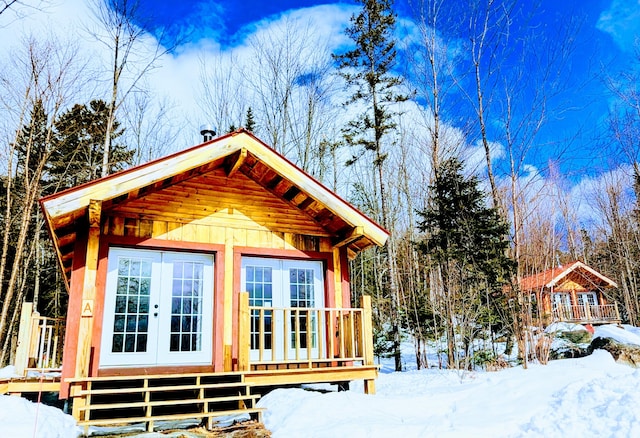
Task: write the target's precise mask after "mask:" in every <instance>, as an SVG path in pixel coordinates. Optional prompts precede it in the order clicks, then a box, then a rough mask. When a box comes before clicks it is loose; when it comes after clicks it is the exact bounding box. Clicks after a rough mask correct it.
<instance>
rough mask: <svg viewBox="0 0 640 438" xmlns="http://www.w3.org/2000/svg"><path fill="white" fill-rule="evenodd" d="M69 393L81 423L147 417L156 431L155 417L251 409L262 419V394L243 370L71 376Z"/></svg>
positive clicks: (202, 416)
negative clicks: (248, 381) (260, 403)
mask: <svg viewBox="0 0 640 438" xmlns="http://www.w3.org/2000/svg"><path fill="white" fill-rule="evenodd" d="M71 397H72V398H73V414H74V417H75V418H77V419H78V425H80V426H83V427H84V428H85V433H86V432H87V431H88V428H89V426H97V425H103V426H104V425H118V424H130V423H139V422H144V423H146V424H147V430H148V431H153V429H154V422H156V421H164V420H184V419H205V418H206V419H207V425H208V426H209V427H210V426H211V424H212V421H213V419H214V418H216V417H220V416H227V415H237V414H243V413H244V414H249V415H250V416H251V417H252V418H257V419H258V420H261V413H262V411H263V409H260V408H256V407H255V404H256V402H257V400H258V399H259V398H260V395H258V394H252V393H251V385H250V384H248V383H246V382H245V381H244V375H242V374H224V375H207V374H201V375H175V374H174V375H154V376H135V377H122V378H121V379H118V378H114V377H106V378H104V379H101V378H99V377H98V378H95V377H94V378H89V379H86V380H82V379H73V381H72V390H71Z"/></svg>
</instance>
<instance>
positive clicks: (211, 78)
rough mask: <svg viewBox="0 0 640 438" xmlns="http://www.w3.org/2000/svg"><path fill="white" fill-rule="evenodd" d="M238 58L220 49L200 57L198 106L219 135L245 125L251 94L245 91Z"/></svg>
mask: <svg viewBox="0 0 640 438" xmlns="http://www.w3.org/2000/svg"><path fill="white" fill-rule="evenodd" d="M238 63H239V60H238V58H237V57H236V56H235V55H234V53H233V52H223V51H221V50H219V51H218V52H216V53H215V54H213V55H212V56H206V55H202V56H201V57H200V81H199V84H198V85H199V87H198V99H197V105H198V107H199V108H200V111H202V114H204V116H205V118H206V120H202V121H201V123H203V124H212V125H213V126H214V128H215V129H216V130H218V131H219V132H221V133H222V132H225V131H226V130H232V128H237V127H240V126H242V125H243V118H244V116H245V113H246V111H247V99H248V95H247V93H246V92H245V91H244V90H245V87H243V84H242V75H241V73H240V70H242V69H238Z"/></svg>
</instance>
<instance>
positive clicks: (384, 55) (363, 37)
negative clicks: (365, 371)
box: [334, 0, 407, 371]
mask: <svg viewBox="0 0 640 438" xmlns="http://www.w3.org/2000/svg"><path fill="white" fill-rule="evenodd" d="M358 3H360V4H361V5H362V10H361V11H360V13H359V14H358V15H353V16H352V17H351V25H350V26H349V27H348V28H347V29H346V34H347V35H348V36H349V37H350V38H351V39H352V40H353V42H354V43H355V48H353V49H352V50H349V51H347V52H345V53H343V54H338V55H334V59H336V60H337V61H338V63H339V67H340V75H341V76H342V77H343V78H344V80H345V81H346V83H347V85H348V86H349V87H350V88H352V89H355V91H354V92H353V94H352V95H351V97H350V98H349V100H348V101H347V102H346V104H348V105H352V104H364V107H365V109H364V111H363V112H362V113H360V114H359V115H358V116H357V117H356V118H355V119H354V120H352V121H351V122H349V124H348V125H347V127H346V128H345V129H344V130H343V135H344V139H345V141H346V143H347V144H348V145H350V146H352V147H353V148H354V154H353V157H352V158H351V159H350V160H349V161H348V163H347V164H354V163H355V162H356V161H358V160H359V159H360V158H362V157H363V156H364V155H366V154H367V153H371V154H372V155H373V160H372V165H373V169H374V171H375V172H376V179H377V190H378V192H379V193H378V195H379V203H380V204H379V205H380V211H379V214H380V220H381V222H382V226H383V227H385V228H386V229H389V228H390V221H389V208H388V200H387V191H386V185H385V174H384V162H385V160H386V158H387V153H386V152H385V150H384V145H385V143H387V141H386V139H387V137H386V136H387V134H390V133H391V132H392V131H393V130H394V129H395V127H396V124H395V122H394V121H393V117H394V116H395V115H396V113H395V112H394V111H393V109H392V106H393V104H395V103H397V102H400V101H403V100H406V99H407V97H406V96H403V95H401V94H399V93H398V92H397V88H398V86H399V85H400V83H401V80H400V78H399V77H397V76H394V75H393V74H392V73H391V70H392V68H393V66H394V63H395V59H396V49H395V41H394V36H393V32H394V28H395V23H396V15H395V14H394V12H393V7H392V4H393V2H392V0H358ZM393 247H394V241H393V235H392V236H391V238H390V239H389V243H388V244H387V248H386V253H384V254H382V255H383V257H384V259H385V261H386V263H385V264H386V266H387V278H386V279H384V281H383V282H382V283H383V284H384V287H385V288H387V289H388V295H389V298H390V301H391V315H390V321H391V326H392V327H391V330H392V332H393V354H394V358H395V366H396V370H398V371H399V370H401V369H402V363H401V360H400V327H399V324H400V322H399V310H400V309H399V307H400V305H399V297H398V291H397V287H396V279H395V265H394V262H393V258H394V251H393Z"/></svg>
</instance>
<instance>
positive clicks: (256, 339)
mask: <svg viewBox="0 0 640 438" xmlns="http://www.w3.org/2000/svg"><path fill="white" fill-rule="evenodd" d="M241 288H242V290H243V291H247V292H248V293H249V305H250V306H256V307H262V308H263V309H254V310H252V312H251V329H250V333H251V353H250V357H251V359H252V360H258V359H260V352H261V351H262V360H283V359H284V358H285V354H286V357H287V358H294V357H296V354H297V355H298V357H299V358H301V359H305V358H307V357H308V354H311V355H316V354H317V351H318V336H323V333H321V331H322V328H321V327H322V324H319V323H318V322H319V321H318V318H319V315H320V314H319V313H317V312H310V313H307V311H305V310H302V309H310V308H321V307H323V306H324V282H323V269H322V262H320V261H308V260H304V261H303V260H280V259H266V258H255V257H244V258H243V259H242V284H241ZM285 350H286V353H285Z"/></svg>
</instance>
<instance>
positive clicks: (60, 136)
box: [47, 100, 134, 192]
mask: <svg viewBox="0 0 640 438" xmlns="http://www.w3.org/2000/svg"><path fill="white" fill-rule="evenodd" d="M108 118H109V108H108V106H107V104H106V103H105V102H104V101H102V100H92V101H91V102H89V104H83V105H80V104H76V105H74V106H73V107H72V108H71V109H70V110H69V111H67V112H65V113H63V114H61V115H60V117H59V118H58V119H57V120H56V122H55V136H54V141H53V143H54V144H53V147H54V149H53V152H52V155H51V159H50V161H49V163H48V166H47V170H48V178H49V181H48V183H49V184H48V186H49V187H48V191H49V192H55V191H59V190H62V189H65V188H69V187H73V186H76V185H78V184H82V183H85V182H88V181H91V180H93V179H96V178H98V177H100V176H101V173H102V165H103V158H104V157H103V154H104V144H103V143H104V136H105V135H106V132H107V123H108ZM122 133H123V130H122V129H120V123H119V122H118V120H116V119H114V120H113V121H112V126H111V141H110V144H111V152H110V156H109V159H108V162H107V171H108V172H107V173H113V172H115V171H118V170H121V169H123V168H124V167H125V166H126V165H128V164H131V161H132V159H133V154H134V151H132V150H130V149H128V148H127V147H125V146H124V145H121V144H118V143H116V142H115V141H116V140H117V139H118V138H119V137H120V136H121V135H122Z"/></svg>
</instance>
